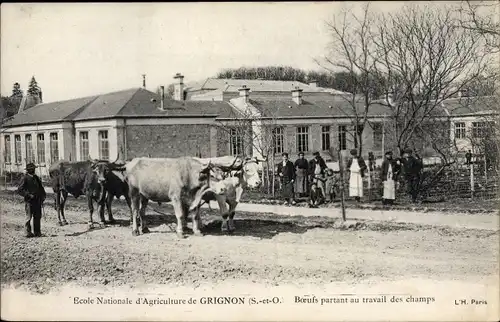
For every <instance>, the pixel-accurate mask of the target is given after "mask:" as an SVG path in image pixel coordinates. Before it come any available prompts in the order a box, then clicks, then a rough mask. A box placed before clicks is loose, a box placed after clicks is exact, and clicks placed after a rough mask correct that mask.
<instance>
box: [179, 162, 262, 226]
mask: <svg viewBox="0 0 500 322" xmlns="http://www.w3.org/2000/svg"><path fill="white" fill-rule="evenodd" d="M194 159H196V160H198V161H200V162H203V163H208V162H211V163H212V164H214V165H215V166H217V167H219V168H220V169H221V170H222V171H225V172H226V173H228V176H227V177H226V178H224V180H222V181H221V183H223V184H224V189H225V192H224V193H223V194H216V193H212V192H207V193H206V194H204V196H203V198H202V199H203V201H204V202H205V203H209V202H210V201H217V203H218V205H219V209H220V213H221V216H222V225H221V230H222V231H223V232H227V231H229V232H232V231H234V230H235V227H234V215H235V210H236V206H237V205H238V203H239V202H240V199H241V196H242V194H243V191H244V188H245V187H250V188H257V187H258V186H260V184H261V178H260V176H259V172H258V170H259V162H265V160H259V159H257V158H247V159H243V158H241V157H234V156H224V157H216V158H204V159H201V158H194ZM201 205H202V204H200V205H198V207H197V209H196V217H197V218H198V220H199V222H198V227H202V223H201V217H200V215H199V211H200V207H201ZM228 206H229V209H228ZM184 222H187V221H186V220H184Z"/></svg>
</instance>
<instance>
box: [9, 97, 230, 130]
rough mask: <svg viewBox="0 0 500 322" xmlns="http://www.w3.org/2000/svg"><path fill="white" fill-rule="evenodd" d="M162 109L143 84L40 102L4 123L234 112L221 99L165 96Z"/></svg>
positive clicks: (22, 123)
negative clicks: (137, 86)
mask: <svg viewBox="0 0 500 322" xmlns="http://www.w3.org/2000/svg"><path fill="white" fill-rule="evenodd" d="M164 108H165V110H161V109H160V100H159V98H158V97H157V94H156V93H153V92H150V91H148V90H145V89H142V88H134V89H128V90H123V91H118V92H112V93H107V94H102V95H97V96H90V97H84V98H77V99H72V100H67V101H60V102H52V103H44V104H38V105H36V106H34V107H32V108H30V109H28V110H26V111H23V112H21V113H19V114H17V115H15V116H14V117H13V118H12V119H10V120H8V121H7V122H5V123H4V124H3V126H5V127H11V126H19V125H29V124H41V123H52V122H58V121H62V120H67V121H82V120H91V119H105V118H114V117H118V118H120V117H192V116H211V117H216V116H217V115H220V116H224V115H226V116H228V115H231V112H230V111H231V109H232V108H231V105H230V104H229V103H227V102H222V101H215V102H214V101H175V100H172V99H165V101H164Z"/></svg>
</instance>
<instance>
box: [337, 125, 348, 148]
mask: <svg viewBox="0 0 500 322" xmlns="http://www.w3.org/2000/svg"><path fill="white" fill-rule="evenodd" d="M339 149H340V150H346V149H347V129H346V126H345V125H339Z"/></svg>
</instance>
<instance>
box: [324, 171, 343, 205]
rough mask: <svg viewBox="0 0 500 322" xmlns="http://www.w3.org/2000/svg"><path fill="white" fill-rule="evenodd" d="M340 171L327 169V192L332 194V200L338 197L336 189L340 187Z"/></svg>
mask: <svg viewBox="0 0 500 322" xmlns="http://www.w3.org/2000/svg"><path fill="white" fill-rule="evenodd" d="M338 175H339V173H335V172H334V171H333V170H332V169H330V168H328V169H326V189H325V190H326V193H327V194H328V195H329V196H330V202H333V201H334V200H335V197H336V190H337V189H338V188H339V182H340V178H339V177H338Z"/></svg>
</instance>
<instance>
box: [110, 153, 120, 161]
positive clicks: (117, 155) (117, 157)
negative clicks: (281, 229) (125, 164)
mask: <svg viewBox="0 0 500 322" xmlns="http://www.w3.org/2000/svg"><path fill="white" fill-rule="evenodd" d="M119 158H120V152H118V153H117V154H116V159H115V161H113V162H110V163H116V161H118V159H119Z"/></svg>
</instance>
